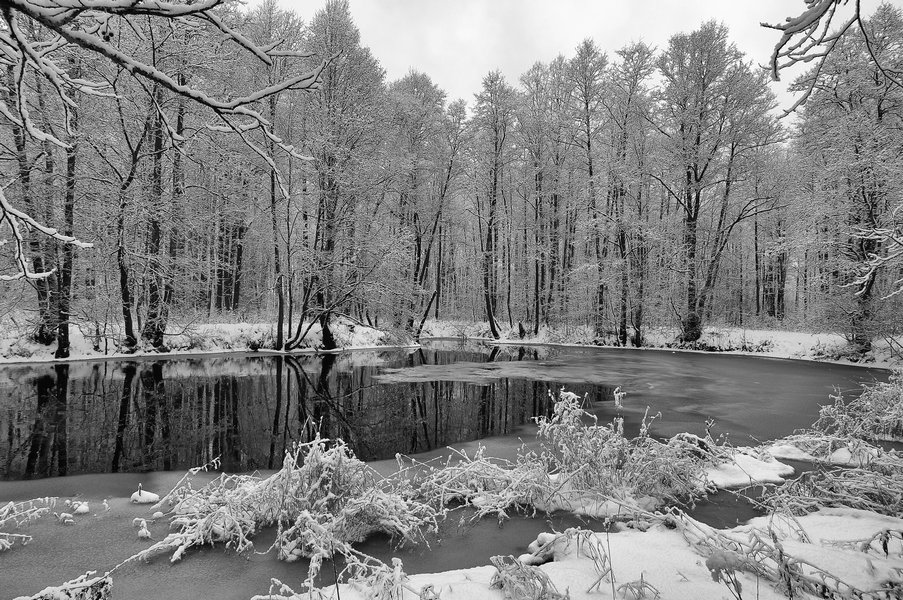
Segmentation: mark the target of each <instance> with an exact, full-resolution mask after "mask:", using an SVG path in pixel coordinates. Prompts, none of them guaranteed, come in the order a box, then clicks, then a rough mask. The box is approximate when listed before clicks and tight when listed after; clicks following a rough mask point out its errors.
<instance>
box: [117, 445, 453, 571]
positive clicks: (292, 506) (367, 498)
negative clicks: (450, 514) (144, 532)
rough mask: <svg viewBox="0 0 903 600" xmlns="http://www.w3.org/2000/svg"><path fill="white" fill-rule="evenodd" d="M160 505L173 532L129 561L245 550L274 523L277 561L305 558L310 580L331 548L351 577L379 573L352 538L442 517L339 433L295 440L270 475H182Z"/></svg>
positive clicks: (422, 528)
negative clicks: (216, 547) (195, 481)
mask: <svg viewBox="0 0 903 600" xmlns="http://www.w3.org/2000/svg"><path fill="white" fill-rule="evenodd" d="M164 506H168V508H169V511H170V512H171V514H172V515H173V516H172V521H171V525H172V527H175V528H177V531H176V532H174V533H171V534H169V535H168V536H167V537H166V538H164V539H163V540H161V541H159V542H157V543H155V544H153V545H151V546H150V547H148V548H147V549H145V550H143V551H142V552H140V553H138V554H136V555H134V556H132V557H131V558H130V559H128V560H127V561H126V562H129V561H133V560H140V559H147V558H150V557H152V556H155V555H158V554H164V553H170V552H171V553H172V555H171V560H172V561H176V560H179V559H180V558H182V556H183V555H184V553H185V552H186V551H187V550H188V549H190V548H192V547H195V546H200V545H205V544H216V543H222V544H224V545H225V546H226V547H230V548H233V549H234V550H235V551H237V552H243V551H246V550H249V549H250V548H251V547H252V546H253V541H252V537H253V536H254V534H255V533H257V532H258V531H259V530H260V529H261V528H263V527H272V526H275V527H276V528H277V535H276V540H275V542H274V543H273V545H272V547H271V549H275V551H276V553H277V555H278V557H279V558H280V559H281V560H286V561H289V562H291V561H295V560H298V559H299V558H301V557H306V558H308V559H310V566H309V569H308V582H309V584H310V585H311V586H312V585H313V583H312V582H313V580H314V579H315V578H316V576H317V574H318V573H319V570H320V567H321V565H322V562H323V560H326V559H331V558H333V557H335V556H336V555H340V556H342V557H343V558H344V559H345V562H346V565H347V566H346V567H345V569H346V571H347V572H348V573H349V574H350V576H352V577H360V576H364V575H363V574H368V576H370V575H373V574H375V573H379V572H380V570H381V569H382V567H383V566H384V565H383V564H382V563H381V562H379V561H376V560H375V559H372V558H370V557H369V556H367V555H365V554H362V553H360V552H359V551H358V550H356V549H355V548H354V547H353V545H352V544H354V543H355V542H360V541H363V540H364V539H365V538H367V537H368V536H369V535H370V534H373V533H376V532H383V533H386V534H388V535H390V536H392V537H394V538H399V539H403V540H410V541H420V540H422V539H423V536H424V534H425V532H427V531H429V530H430V529H435V528H436V525H437V518H438V516H439V512H438V511H436V510H434V509H433V508H432V507H431V506H430V505H428V504H426V503H424V502H422V501H420V500H418V499H417V498H415V497H414V491H413V488H412V487H411V486H410V485H409V483H408V481H407V480H406V479H405V478H402V477H390V478H384V477H382V476H380V475H379V474H377V473H376V472H375V471H374V470H373V469H372V468H370V467H369V466H368V465H367V464H366V463H364V462H362V461H360V460H358V459H357V458H356V457H355V456H354V454H353V452H352V451H351V449H350V448H348V446H347V445H345V443H344V442H342V441H341V440H335V441H330V440H326V439H321V438H319V437H318V438H317V439H315V440H314V441H312V442H309V443H305V444H296V445H295V446H294V447H293V448H292V450H291V451H289V452H287V453H286V456H285V459H284V461H283V464H282V468H281V469H280V470H279V471H278V472H276V473H275V474H273V475H271V476H270V477H267V478H260V477H258V476H255V475H225V474H224V475H221V476H220V477H218V478H217V479H215V480H214V481H212V482H211V483H209V484H207V485H205V486H203V487H201V488H199V489H195V488H193V487H192V485H191V480H190V478H185V479H183V480H182V481H181V482H180V483H179V484H178V485H177V486H176V487H175V488H174V489H173V490H172V491H171V492H170V493H169V494H167V495H166V496H165V497H164V498H163V499H162V500H161V501H160V503H159V504H158V505H157V506H156V507H155V508H160V507H164ZM123 564H124V563H123Z"/></svg>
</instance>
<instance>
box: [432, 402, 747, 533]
mask: <svg viewBox="0 0 903 600" xmlns="http://www.w3.org/2000/svg"><path fill="white" fill-rule="evenodd" d="M616 395H617V398H618V401H620V400H621V398H623V396H622V393H621V392H620V391H618V392H617V393H616ZM537 423H538V425H539V432H538V438H539V441H540V447H539V450H538V451H534V450H526V449H522V450H521V451H519V452H518V456H517V459H516V460H515V461H503V460H498V459H493V458H490V457H487V456H485V454H484V452H483V450H482V448H481V449H480V450H478V451H477V452H476V453H475V454H474V455H473V456H468V455H467V454H465V453H463V452H456V453H454V454H453V455H452V456H451V457H450V458H449V459H447V461H446V462H445V464H443V465H441V466H440V467H438V468H437V467H434V466H430V468H429V469H427V470H425V474H424V475H423V476H422V480H421V481H422V482H421V485H420V489H421V493H422V494H423V496H424V497H426V498H428V499H430V500H431V501H432V502H433V503H436V504H448V503H450V502H457V503H460V504H461V505H463V506H471V507H473V508H474V509H475V510H476V515H477V517H482V516H486V515H495V516H496V517H497V518H498V519H499V521H502V520H504V519H506V518H508V516H509V513H510V512H511V511H512V510H520V511H523V512H532V513H535V512H536V510H545V511H553V510H568V511H571V512H576V513H579V514H585V515H591V516H609V515H616V514H620V513H625V514H629V513H631V512H633V511H636V510H650V509H653V508H655V507H660V506H664V505H666V504H669V503H673V502H679V503H688V504H692V503H693V502H694V501H695V500H697V499H699V498H701V497H702V496H704V495H705V494H706V492H707V488H708V484H707V479H708V478H707V474H708V473H709V472H710V471H711V470H712V469H716V468H717V467H718V465H720V464H722V463H725V462H727V463H732V462H733V461H732V459H731V453H730V451H729V449H726V448H724V447H719V446H717V445H716V444H715V442H714V440H711V439H708V440H702V439H700V438H698V437H696V436H692V435H687V434H684V435H679V436H675V437H674V438H672V439H670V440H668V441H665V442H662V441H659V440H656V439H655V438H653V437H651V436H650V435H649V431H648V422H647V420H646V419H644V425H643V427H642V428H641V431H640V434H639V435H638V436H637V437H635V438H628V437H627V436H625V435H624V431H623V421H622V420H621V419H615V421H614V422H612V423H611V424H610V425H600V424H598V423H597V422H596V420H595V417H594V416H592V415H590V414H588V413H587V412H585V411H584V410H583V409H582V408H581V399H580V397H579V396H577V395H576V394H573V393H571V392H566V391H564V390H562V391H561V392H560V394H559V399H558V401H557V402H556V403H555V408H554V413H553V415H552V416H551V417H549V418H545V417H541V418H539V419H537Z"/></svg>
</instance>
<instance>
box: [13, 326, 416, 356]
mask: <svg viewBox="0 0 903 600" xmlns="http://www.w3.org/2000/svg"><path fill="white" fill-rule="evenodd" d="M330 328H331V330H332V334H333V336H334V337H335V340H336V343H337V345H338V348H337V350H335V351H341V350H357V349H365V348H377V347H387V346H397V345H399V340H398V339H396V336H393V335H391V334H389V333H388V332H386V331H382V330H378V329H374V328H372V327H367V326H365V325H361V324H359V323H354V322H352V321H350V320H348V319H345V318H338V319H334V320H333V321H332V323H331V324H330ZM168 331H169V333H167V334H166V337H165V343H166V346H167V348H168V350H169V351H168V352H166V353H160V352H158V351H156V350H154V349H153V348H151V347H139V348H138V349H137V350H136V351H135V352H131V353H127V352H121V351H120V350H119V348H118V347H117V346H116V345H115V343H114V342H113V341H112V340H105V339H103V338H99V337H97V336H94V335H91V334H90V332H85V331H82V330H81V329H79V328H78V327H72V328H71V332H70V344H71V346H70V355H69V358H68V359H67V360H91V359H106V358H135V357H141V356H161V355H162V356H185V355H203V354H221V353H226V352H257V351H260V352H269V353H275V351H273V350H269V348H272V347H273V344H274V340H275V326H274V325H273V324H272V323H203V324H188V325H180V324H171V325H170V326H169V328H168ZM409 344H410V342H409V341H405V340H401V345H402V346H404V345H409ZM55 349H56V345H55V344H53V345H50V346H44V345H42V344H39V343H37V342H35V341H34V340H31V339H30V338H29V337H28V329H27V328H21V327H15V326H12V325H10V324H8V323H7V324H6V325H5V326H4V327H0V364H3V363H20V362H29V363H32V362H45V361H55V360H58V359H55V358H54V356H53V353H54V351H55ZM323 351H324V350H323V343H322V330H321V328H320V325H319V323H314V324H312V325H311V327H310V330H309V331H308V333H307V335H306V336H305V337H304V339H303V340H301V343H300V344H299V346H298V348H297V349H295V350H292V351H291V352H292V353H313V352H323Z"/></svg>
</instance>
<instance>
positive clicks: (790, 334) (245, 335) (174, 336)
mask: <svg viewBox="0 0 903 600" xmlns="http://www.w3.org/2000/svg"><path fill="white" fill-rule="evenodd" d="M332 329H333V334H334V335H335V338H336V341H337V342H338V345H339V348H340V349H356V348H374V347H386V346H398V345H401V346H403V347H407V346H416V344H413V343H412V342H411V341H410V340H407V339H403V336H398V335H393V334H390V333H388V332H386V331H382V330H377V329H373V328H371V327H366V326H364V325H361V324H358V323H354V322H352V321H350V320H348V319H346V318H338V319H335V320H333V323H332ZM28 331H29V329H28V328H27V327H23V326H21V325H18V324H13V323H11V322H9V321H6V322H4V323H0V363H16V362H35V361H50V360H54V359H53V352H54V350H55V348H56V346H55V345H51V346H42V345H40V344H37V343H35V342H34V341H31V340H30V339H28V335H27V334H28ZM677 335H678V331H677V330H676V329H674V328H663V327H659V328H650V329H648V330H646V331H644V347H647V348H671V349H674V350H688V351H692V350H703V351H718V352H729V353H733V354H752V355H757V356H768V357H773V358H796V359H804V360H818V361H828V362H840V363H844V364H861V365H863V366H869V367H883V368H892V367H895V366H896V367H898V366H900V365H901V360H900V358H899V357H897V356H895V355H894V353H893V352H892V351H891V348H890V346H889V345H888V343H887V342H886V341H885V340H876V341H875V343H874V345H873V350H872V351H871V352H870V353H868V354H866V355H865V356H864V357H860V356H855V355H851V354H850V353H849V352H848V350H847V344H846V340H845V339H844V337H843V336H842V335H839V334H835V333H803V332H795V331H778V330H764V329H743V328H738V327H706V328H705V330H704V332H703V336H702V338H701V339H700V340H699V342H697V343H696V344H694V345H692V346H686V345H679V344H677V342H676V340H677ZM70 337H71V350H70V357H71V359H90V358H101V357H107V358H117V357H119V358H121V357H127V356H142V355H145V354H156V352H154V351H153V350H151V349H139V351H138V352H135V353H133V354H124V353H120V352H119V351H118V347H117V346H116V343H115V341H114V340H113V339H112V338H111V339H109V340H105V339H104V338H103V337H102V336H100V337H98V336H95V335H94V333H93V332H91V331H88V330H82V329H80V328H79V327H76V326H73V327H72V328H71V333H70ZM114 337H116V336H114ZM422 337H423V338H424V339H430V338H468V339H481V340H486V341H489V342H494V343H499V344H503V345H505V344H518V345H544V344H549V345H566V346H569V345H573V346H601V347H615V346H612V345H610V344H606V343H599V342H598V340H596V339H594V335H593V331H592V328H590V327H565V328H561V329H555V328H547V327H542V328H540V330H539V332H538V333H537V334H536V335H533V334H532V332H527V335H526V336H525V337H524V338H521V337H520V336H519V332H518V329H517V328H514V329H507V330H503V331H502V337H501V339H500V340H497V341H496V340H493V339H492V337H491V335H490V330H489V325H488V323H485V322H471V321H436V320H428V321H427V322H426V324H425V325H424V328H423V332H422ZM274 339H275V329H274V326H273V324H272V323H203V324H187V325H183V324H172V325H171V326H170V327H169V328H168V333H167V334H166V338H165V342H166V344H167V346H168V347H169V348H170V353H171V354H204V353H206V354H214V353H220V352H246V351H249V350H251V351H253V350H257V349H260V350H265V349H267V348H271V347H272V346H273V341H274ZM605 341H610V340H605ZM901 341H903V340H901ZM321 347H322V338H321V330H320V326H319V324H317V323H315V324H313V326H312V327H311V328H310V331H309V332H308V333H307V335H306V337H305V339H304V341H303V342H302V343H301V345H300V347H299V349H298V350H296V351H297V352H313V351H316V350H318V349H320V348H321Z"/></svg>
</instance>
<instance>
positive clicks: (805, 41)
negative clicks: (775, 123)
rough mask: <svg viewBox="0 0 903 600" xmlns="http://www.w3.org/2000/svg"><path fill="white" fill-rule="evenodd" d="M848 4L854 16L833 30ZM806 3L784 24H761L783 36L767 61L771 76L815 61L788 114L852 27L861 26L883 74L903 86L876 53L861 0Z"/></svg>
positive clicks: (811, 0) (809, 91)
mask: <svg viewBox="0 0 903 600" xmlns="http://www.w3.org/2000/svg"><path fill="white" fill-rule="evenodd" d="M849 4H852V10H853V13H852V15H850V16H849V17H847V18H846V19H845V20H843V21H842V23H841V24H840V26H839V27H838V28H837V29H835V30H833V31H832V30H831V26H832V24H835V22H836V21H837V20H840V19H838V18H837V17H838V15H837V11H838V9H839V8H840V7H842V6H846V5H849ZM806 6H807V9H806V10H805V11H803V12H802V13H801V14H799V15H797V16H796V17H787V19H786V20H785V22H784V23H778V24H769V23H761V25H762V27H767V28H769V29H776V30H778V31H780V32H781V38H780V40H778V43H777V44H775V46H774V51H773V52H772V54H771V59H770V60H769V64H768V67H769V69H770V70H771V76H772V77H773V78H774V79H775V81H778V80H780V78H781V77H780V75H781V71H783V70H785V69H787V68H790V67H793V66H794V65H798V64H805V63H810V62H814V63H815V70H814V73H812V74H811V75H810V76H809V82H808V85H807V86H806V89H805V90H804V91H803V94H802V96H800V97H799V98H798V99H797V101H796V102H794V103H793V106H791V107H790V108H789V109H787V110H785V111H784V115H785V116H786V115H788V114H790V113H792V112H794V111H795V110H796V109H797V108H799V107H800V106H802V105H803V104H804V103H805V102H806V100H808V99H809V96H811V95H812V91H813V90H814V89H815V84H816V82H817V81H818V78H819V75H820V74H821V71H822V67H823V66H824V64H825V60H826V59H827V57H828V55H829V54H831V51H832V50H834V47H835V46H836V45H837V43H838V42H839V41H840V39H841V38H843V36H844V35H846V34H847V32H848V31H849V30H850V28H851V27H853V26H855V27H856V28H858V29H859V31H860V33H861V34H862V37H863V39H864V40H865V45H866V48H867V49H868V51H869V55H870V56H871V58H872V60H873V61H874V63H875V65H876V66H877V68H878V70H879V71H880V72H881V74H882V75H883V76H884V77H885V78H886V79H887V81H889V82H890V83H892V84H894V85H897V86H900V87H903V79H901V78H900V74H899V73H898V72H896V71H894V70H892V69H888V68H885V67H884V66H883V65H882V63H881V61H880V60H879V59H878V57H877V56H876V55H875V52H874V49H873V47H872V44H871V42H870V41H869V35H868V31H867V30H866V27H865V23H864V22H863V19H862V13H861V7H860V0H852V2H851V0H806Z"/></svg>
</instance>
